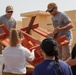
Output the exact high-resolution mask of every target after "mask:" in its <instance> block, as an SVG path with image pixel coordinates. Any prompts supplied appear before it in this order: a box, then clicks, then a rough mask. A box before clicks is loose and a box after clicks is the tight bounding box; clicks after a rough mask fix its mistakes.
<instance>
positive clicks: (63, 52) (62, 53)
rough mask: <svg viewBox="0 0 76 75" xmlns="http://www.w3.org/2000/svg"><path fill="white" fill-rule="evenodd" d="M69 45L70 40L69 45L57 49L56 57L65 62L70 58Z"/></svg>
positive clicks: (70, 50)
mask: <svg viewBox="0 0 76 75" xmlns="http://www.w3.org/2000/svg"><path fill="white" fill-rule="evenodd" d="M71 44H72V39H71V40H70V43H69V44H66V45H63V46H59V47H58V48H59V50H58V56H59V58H60V59H62V60H67V59H68V58H69V57H70V56H71V52H72V49H71Z"/></svg>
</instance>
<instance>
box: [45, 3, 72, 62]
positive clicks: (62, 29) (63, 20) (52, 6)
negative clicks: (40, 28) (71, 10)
mask: <svg viewBox="0 0 76 75" xmlns="http://www.w3.org/2000/svg"><path fill="white" fill-rule="evenodd" d="M46 12H49V13H50V14H51V15H52V23H53V26H54V31H53V34H49V35H50V36H51V37H53V38H55V39H56V38H59V37H61V36H64V35H65V36H66V38H67V40H68V41H69V44H66V45H63V46H61V45H59V44H58V46H59V50H58V55H59V58H60V59H62V60H67V59H68V58H69V57H70V54H71V43H72V31H71V29H72V28H73V26H72V23H71V20H70V18H69V17H68V16H67V15H66V14H65V13H62V12H60V11H58V6H57V4H56V3H54V2H51V3H49V4H48V5H47V10H46Z"/></svg>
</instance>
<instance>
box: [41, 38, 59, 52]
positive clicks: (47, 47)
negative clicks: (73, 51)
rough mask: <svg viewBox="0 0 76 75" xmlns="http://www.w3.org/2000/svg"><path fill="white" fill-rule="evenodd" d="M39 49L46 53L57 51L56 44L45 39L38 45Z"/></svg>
mask: <svg viewBox="0 0 76 75" xmlns="http://www.w3.org/2000/svg"><path fill="white" fill-rule="evenodd" d="M40 47H41V49H42V50H44V51H48V52H53V50H57V48H58V47H57V42H56V41H55V40H54V39H53V38H46V39H44V40H43V41H42V43H41V45H40Z"/></svg>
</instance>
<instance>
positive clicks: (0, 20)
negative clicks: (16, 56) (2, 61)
mask: <svg viewBox="0 0 76 75" xmlns="http://www.w3.org/2000/svg"><path fill="white" fill-rule="evenodd" d="M5 12H6V13H5V14H4V15H2V16H0V25H2V24H3V25H4V26H5V27H6V28H7V29H8V30H9V31H10V30H11V28H16V21H15V19H14V18H13V17H12V15H13V12H14V9H13V7H12V6H10V5H9V6H7V7H6V9H5ZM2 33H4V31H3V30H2V29H1V28H0V34H2ZM0 51H1V43H0Z"/></svg>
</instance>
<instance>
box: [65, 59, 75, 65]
mask: <svg viewBox="0 0 76 75" xmlns="http://www.w3.org/2000/svg"><path fill="white" fill-rule="evenodd" d="M66 63H67V64H68V65H70V66H75V65H76V58H75V59H70V60H67V61H66Z"/></svg>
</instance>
